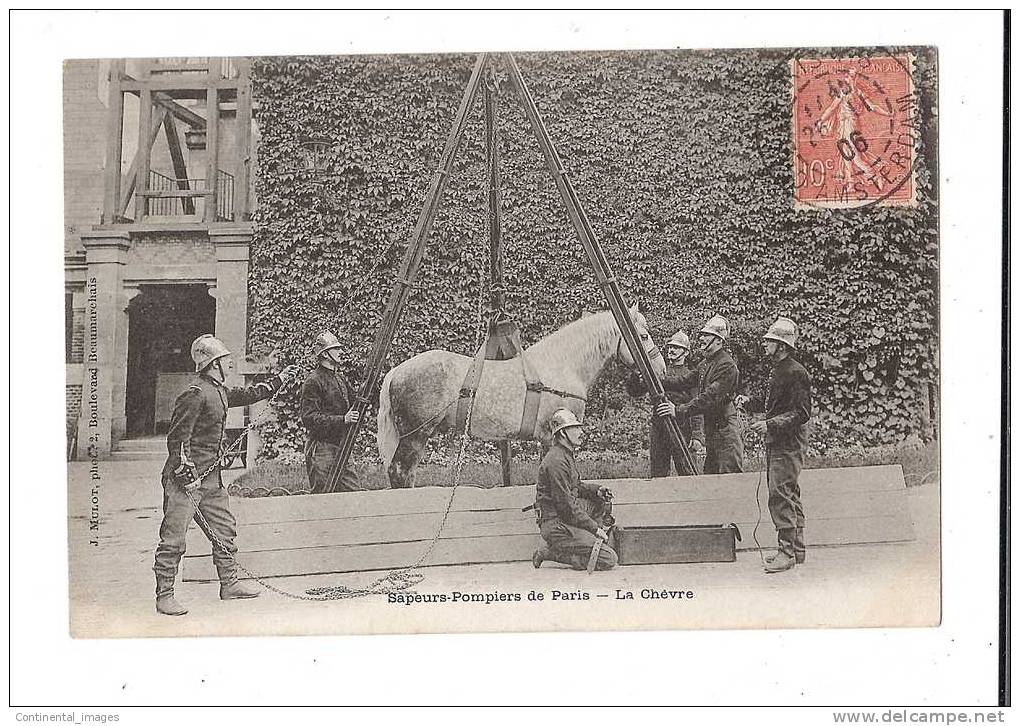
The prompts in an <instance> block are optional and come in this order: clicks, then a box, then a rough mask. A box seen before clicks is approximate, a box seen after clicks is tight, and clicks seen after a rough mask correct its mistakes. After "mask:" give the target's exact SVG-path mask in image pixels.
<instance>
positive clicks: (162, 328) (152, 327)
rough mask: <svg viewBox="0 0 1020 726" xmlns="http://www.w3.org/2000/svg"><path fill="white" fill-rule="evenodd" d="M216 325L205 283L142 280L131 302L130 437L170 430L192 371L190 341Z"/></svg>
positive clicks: (127, 403) (127, 404) (128, 375)
mask: <svg viewBox="0 0 1020 726" xmlns="http://www.w3.org/2000/svg"><path fill="white" fill-rule="evenodd" d="M215 325H216V300H215V299H214V298H212V297H210V295H209V291H208V287H207V286H206V285H142V286H141V292H140V293H139V294H138V295H136V296H135V298H134V299H133V300H132V301H131V304H130V305H129V306H128V366H127V394H126V409H127V410H126V412H125V414H126V416H127V435H128V436H151V435H153V434H161V433H165V432H166V429H167V424H168V423H169V420H170V410H171V408H172V406H173V399H174V398H175V397H176V396H177V394H178V393H180V392H181V391H182V390H183V389H184V387H185V385H186V381H187V378H188V374H190V373H191V372H192V371H193V364H192V361H191V343H192V341H193V340H195V338H197V337H198V336H200V335H202V334H203V333H212V332H214V328H215Z"/></svg>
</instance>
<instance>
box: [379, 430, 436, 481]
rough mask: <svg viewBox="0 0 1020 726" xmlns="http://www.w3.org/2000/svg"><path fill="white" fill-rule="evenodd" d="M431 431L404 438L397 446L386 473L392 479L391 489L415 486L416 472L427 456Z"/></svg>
mask: <svg viewBox="0 0 1020 726" xmlns="http://www.w3.org/2000/svg"><path fill="white" fill-rule="evenodd" d="M431 433H432V432H431V431H419V432H416V433H414V434H411V435H410V436H407V437H405V438H402V439H401V440H400V443H399V444H397V450H396V451H395V452H394V453H393V460H392V461H391V462H390V465H389V467H388V468H387V470H386V473H387V474H388V475H389V478H390V488H392V489H407V488H409V487H413V486H414V470H415V469H416V468H417V466H418V464H419V462H421V459H422V457H423V456H424V455H425V444H427V443H428V440H429V436H430V435H431Z"/></svg>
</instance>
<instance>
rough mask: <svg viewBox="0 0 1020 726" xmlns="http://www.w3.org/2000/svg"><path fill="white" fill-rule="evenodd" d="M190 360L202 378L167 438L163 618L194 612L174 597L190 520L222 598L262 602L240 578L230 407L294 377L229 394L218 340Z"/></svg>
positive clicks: (227, 361)
mask: <svg viewBox="0 0 1020 726" xmlns="http://www.w3.org/2000/svg"><path fill="white" fill-rule="evenodd" d="M191 357H192V359H193V360H194V361H195V373H197V374H198V375H197V376H196V377H195V380H194V382H193V383H192V384H191V385H190V386H188V388H187V390H185V391H184V392H183V393H181V395H179V396H178V397H177V400H176V401H175V402H174V410H173V414H172V415H171V418H170V429H169V431H167V436H166V446H167V451H168V456H167V460H166V464H165V465H164V466H163V474H162V481H163V522H162V523H161V524H160V526H159V544H158V545H157V546H156V556H155V562H154V564H153V568H152V569H153V572H154V573H155V575H156V612H158V613H161V614H163V615H184V614H185V613H187V612H188V611H187V609H186V608H185V607H184V606H183V605H181V604H180V603H178V602H177V600H176V599H175V598H174V581H175V580H176V578H177V569H178V567H179V565H180V562H181V557H182V556H183V555H184V547H185V535H186V534H187V531H188V524H189V523H190V522H191V520H192V519H194V520H195V522H196V523H197V524H198V526H199V527H201V528H202V531H203V532H204V533H205V536H206V537H208V538H209V541H210V542H211V543H212V557H213V564H214V565H215V566H216V574H217V575H218V576H219V579H220V599H222V600H235V599H238V598H251V597H257V596H258V594H259V593H258V591H257V590H253V589H251V588H249V587H247V586H245V585H243V584H241V583H240V582H238V580H237V565H236V563H235V561H234V555H235V554H236V553H237V546H236V545H235V544H234V538H235V537H236V535H237V532H236V529H235V527H236V522H235V520H234V515H233V514H231V512H230V502H229V499H228V497H227V491H226V489H225V488H224V487H223V480H222V478H221V477H220V459H221V457H222V456H223V453H224V447H225V446H226V442H225V441H224V433H225V426H226V421H227V409H228V408H231V407H233V406H247V405H248V404H251V403H255V402H256V401H261V400H263V399H266V398H269V397H270V396H272V395H273V393H275V392H276V390H277V389H278V388H279V387H280V386H282V385H283V384H284V383H286V382H287V381H289V380H290V379H291V378H292V377H293V376H294V373H295V370H294V368H293V367H288V368H285V369H284V370H283V372H281V373H280V374H279V375H278V376H276V377H275V378H273V379H272V380H270V381H266V382H263V383H258V384H256V385H254V386H249V387H248V388H228V387H227V386H226V385H225V381H226V379H227V376H228V374H229V372H230V371H231V370H232V369H233V360H232V356H231V354H230V351H229V350H227V347H226V346H225V345H223V343H222V342H220V340H219V339H217V338H215V337H213V336H212V335H203V336H201V337H199V338H197V339H196V340H195V342H194V343H192V345H191ZM199 515H201V516H199Z"/></svg>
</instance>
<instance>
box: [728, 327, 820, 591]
mask: <svg viewBox="0 0 1020 726" xmlns="http://www.w3.org/2000/svg"><path fill="white" fill-rule="evenodd" d="M763 340H764V346H765V355H766V356H768V358H769V361H770V362H771V363H772V376H771V378H770V379H769V389H768V397H767V398H765V399H764V400H762V399H761V398H758V397H755V398H750V399H745V398H744V397H743V396H742V397H740V398H741V400H740V401H739V402H740V403H744V407H745V410H747V411H748V412H749V413H755V412H761V411H764V413H765V418H764V419H762V420H760V421H755V422H754V423H753V424H751V426H750V429H751V430H752V431H755V432H756V433H758V434H761V435H764V436H765V465H766V471H767V472H768V483H769V513H770V514H771V515H772V522H773V524H775V526H776V531H777V532H778V536H777V539H778V540H779V549H778V551H777V552H776V554H775V555H774V556H772V557H768V558H766V564H765V571H766V572H783V571H785V570H789V569H790V568H791V567H793V566H794V565H795V564H797V565H800V564H803V563H804V557H805V547H804V508H803V507H802V506H801V502H800V486H799V485H798V483H797V478H798V477H799V476H800V468H801V465H802V464H803V463H804V447H805V445H806V444H807V431H806V429H805V424H807V422H808V419H810V418H811V377H810V376H809V375H808V372H807V371H806V370H804V366H802V365H801V364H800V363H798V362H797V361H796V360H794V358H793V354H794V352H795V351H796V350H797V324H796V323H794V322H793V321H792V320H790V319H789V318H783V317H781V318H779V319H777V320H776V322H774V323H773V324H772V326H771V327H770V328H769V329H768V332H767V333H765V336H764V338H763Z"/></svg>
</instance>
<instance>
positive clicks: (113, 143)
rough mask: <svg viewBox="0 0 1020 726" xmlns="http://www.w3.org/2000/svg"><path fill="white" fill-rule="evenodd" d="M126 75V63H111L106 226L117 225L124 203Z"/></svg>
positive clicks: (108, 99) (117, 61)
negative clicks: (122, 78)
mask: <svg viewBox="0 0 1020 726" xmlns="http://www.w3.org/2000/svg"><path fill="white" fill-rule="evenodd" d="M123 73H124V61H123V60H114V61H112V62H111V63H110V78H109V80H110V88H109V92H108V97H107V104H106V109H107V111H106V113H107V117H106V174H105V179H104V182H105V189H104V193H103V217H102V220H103V223H104V224H113V223H114V222H116V221H117V219H116V217H117V210H118V209H119V207H118V206H117V203H118V202H119V201H120V162H121V156H122V153H123V152H122V145H123V143H124V93H123V90H122V89H121V85H120V84H121V77H122V76H123Z"/></svg>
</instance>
